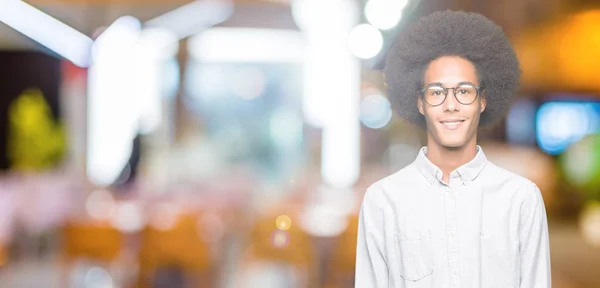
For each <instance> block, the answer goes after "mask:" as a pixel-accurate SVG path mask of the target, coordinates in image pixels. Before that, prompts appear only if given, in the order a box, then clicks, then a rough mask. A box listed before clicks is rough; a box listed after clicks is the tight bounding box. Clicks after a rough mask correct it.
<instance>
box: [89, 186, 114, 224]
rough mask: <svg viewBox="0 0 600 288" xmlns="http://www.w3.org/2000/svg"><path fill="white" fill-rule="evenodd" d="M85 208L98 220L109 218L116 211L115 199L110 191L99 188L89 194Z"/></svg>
mask: <svg viewBox="0 0 600 288" xmlns="http://www.w3.org/2000/svg"><path fill="white" fill-rule="evenodd" d="M85 209H86V211H87V213H88V214H89V215H90V216H91V217H92V218H94V219H96V220H108V219H110V218H111V217H112V215H113V213H114V212H115V200H114V198H113V196H112V194H111V193H110V192H109V191H107V190H103V189H99V190H96V191H94V192H92V193H91V194H90V196H88V198H87V200H86V202H85Z"/></svg>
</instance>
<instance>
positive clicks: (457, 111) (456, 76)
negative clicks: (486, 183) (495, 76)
mask: <svg viewBox="0 0 600 288" xmlns="http://www.w3.org/2000/svg"><path fill="white" fill-rule="evenodd" d="M423 83H424V86H423V88H426V87H434V88H435V87H436V86H437V87H440V86H441V87H444V88H454V87H466V89H463V88H457V89H448V90H447V91H448V93H447V96H446V100H445V101H444V102H443V103H442V104H440V105H437V106H433V105H431V104H434V105H435V104H437V103H435V101H434V100H428V101H424V99H423V97H422V95H419V100H418V105H417V106H418V108H419V112H420V113H421V114H423V116H425V120H426V122H427V138H428V144H427V145H429V146H430V145H438V146H440V147H441V148H446V149H460V148H462V147H465V146H467V145H473V146H474V145H476V143H477V127H478V125H479V118H480V115H481V113H482V112H483V111H484V110H485V105H486V102H485V99H484V97H483V95H482V94H481V93H480V94H479V96H477V98H476V99H475V100H474V101H473V102H472V103H470V104H468V102H470V101H467V100H469V98H470V97H469V96H468V95H469V94H468V93H470V91H469V89H468V87H469V86H468V85H469V84H470V85H473V86H477V87H479V86H480V83H479V79H478V77H477V71H476V70H475V66H474V65H473V63H471V62H470V61H468V60H466V59H464V58H460V57H455V56H444V57H440V58H438V59H436V60H434V61H432V62H431V63H430V64H429V66H428V67H427V69H426V70H425V76H424V81H423ZM461 85H462V86H461ZM454 90H456V91H454ZM428 91H430V92H431V91H438V92H436V93H429V92H426V93H429V94H428V95H429V97H434V96H436V95H437V97H441V98H442V99H443V97H444V96H443V93H441V92H443V89H439V88H438V90H428ZM454 93H456V96H458V100H461V101H460V102H459V101H458V100H457V97H454ZM475 93H476V92H475ZM426 97H427V96H426ZM428 99H432V98H428ZM433 99H435V98H433ZM465 99H466V100H465ZM427 102H430V103H427ZM461 102H462V103H461ZM463 103H465V104H463Z"/></svg>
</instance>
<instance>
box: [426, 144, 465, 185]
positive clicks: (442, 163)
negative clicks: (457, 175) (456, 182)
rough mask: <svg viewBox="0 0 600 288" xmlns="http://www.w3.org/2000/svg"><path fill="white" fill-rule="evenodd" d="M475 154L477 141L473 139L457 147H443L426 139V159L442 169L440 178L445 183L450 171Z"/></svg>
mask: <svg viewBox="0 0 600 288" xmlns="http://www.w3.org/2000/svg"><path fill="white" fill-rule="evenodd" d="M476 155H477V143H476V142H475V141H471V143H468V144H467V145H464V146H462V147H459V148H448V147H443V146H441V145H439V144H437V143H435V142H434V141H431V140H430V139H428V141H427V159H429V161H431V163H433V164H434V165H436V166H438V167H439V168H440V169H441V170H442V173H443V176H442V180H443V181H444V182H446V183H448V179H450V173H452V171H454V170H456V169H457V168H458V167H460V166H462V165H464V164H466V163H468V162H469V161H471V160H473V159H474V158H475V156H476Z"/></svg>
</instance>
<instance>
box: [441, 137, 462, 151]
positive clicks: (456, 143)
mask: <svg viewBox="0 0 600 288" xmlns="http://www.w3.org/2000/svg"><path fill="white" fill-rule="evenodd" d="M440 144H441V146H442V147H444V148H446V149H459V148H461V147H464V146H465V145H466V141H464V140H462V139H444V140H442V141H440Z"/></svg>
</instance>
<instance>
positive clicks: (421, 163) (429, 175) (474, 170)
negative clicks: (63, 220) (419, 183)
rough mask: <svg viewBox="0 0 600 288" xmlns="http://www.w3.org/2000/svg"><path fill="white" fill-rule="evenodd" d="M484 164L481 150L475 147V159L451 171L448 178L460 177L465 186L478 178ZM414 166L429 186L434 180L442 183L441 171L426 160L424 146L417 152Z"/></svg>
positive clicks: (484, 159)
mask: <svg viewBox="0 0 600 288" xmlns="http://www.w3.org/2000/svg"><path fill="white" fill-rule="evenodd" d="M486 163H487V157H485V154H484V153H483V149H482V148H481V147H480V146H479V145H477V154H476V155H475V158H473V159H472V160H471V161H469V162H468V163H466V164H464V165H462V166H460V167H458V168H457V169H456V170H455V171H452V173H451V174H450V177H451V178H454V177H460V178H461V180H462V182H463V183H464V184H465V185H467V184H469V183H470V182H471V181H473V180H475V178H477V176H479V174H480V173H481V171H482V170H483V167H485V164H486ZM415 165H416V166H417V169H418V170H419V172H421V174H423V176H425V178H426V179H427V181H429V184H433V182H434V181H435V180H436V179H437V180H438V181H442V175H443V174H442V169H440V168H439V167H437V166H436V165H435V164H433V163H431V161H429V159H428V158H427V147H426V146H425V147H423V148H421V150H420V151H419V155H417V159H416V160H415Z"/></svg>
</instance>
